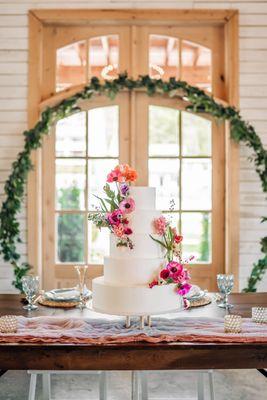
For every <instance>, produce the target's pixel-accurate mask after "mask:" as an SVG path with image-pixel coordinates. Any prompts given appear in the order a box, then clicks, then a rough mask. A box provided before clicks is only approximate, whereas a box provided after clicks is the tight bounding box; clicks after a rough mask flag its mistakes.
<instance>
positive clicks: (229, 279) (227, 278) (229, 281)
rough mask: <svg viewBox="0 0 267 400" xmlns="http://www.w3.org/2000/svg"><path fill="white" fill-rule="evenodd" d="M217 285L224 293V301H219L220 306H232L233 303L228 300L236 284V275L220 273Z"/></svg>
mask: <svg viewBox="0 0 267 400" xmlns="http://www.w3.org/2000/svg"><path fill="white" fill-rule="evenodd" d="M217 285H218V289H219V291H220V293H222V294H223V295H224V299H223V301H222V303H219V304H218V306H219V307H221V308H226V309H229V308H232V307H233V305H232V304H229V302H228V295H229V294H230V293H231V291H232V289H233V286H234V275H226V274H218V275H217Z"/></svg>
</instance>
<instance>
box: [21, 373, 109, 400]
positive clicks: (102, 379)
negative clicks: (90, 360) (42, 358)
mask: <svg viewBox="0 0 267 400" xmlns="http://www.w3.org/2000/svg"><path fill="white" fill-rule="evenodd" d="M28 374H30V375H31V379H30V389H29V397H28V400H35V392H36V383H37V375H41V376H42V399H43V400H51V375H52V374H55V375H68V374H79V375H98V376H99V385H98V387H99V400H106V399H107V373H106V372H105V371H35V370H30V371H28Z"/></svg>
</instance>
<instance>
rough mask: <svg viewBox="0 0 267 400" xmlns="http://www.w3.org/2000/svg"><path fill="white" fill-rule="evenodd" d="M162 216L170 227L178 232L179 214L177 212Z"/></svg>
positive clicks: (166, 213)
mask: <svg viewBox="0 0 267 400" xmlns="http://www.w3.org/2000/svg"><path fill="white" fill-rule="evenodd" d="M175 209H177V205H175ZM164 216H165V217H166V219H167V221H169V222H170V224H171V227H173V228H176V229H177V232H178V233H179V232H180V214H179V213H178V212H171V213H170V212H165V213H164Z"/></svg>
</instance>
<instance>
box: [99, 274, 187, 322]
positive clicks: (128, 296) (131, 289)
mask: <svg viewBox="0 0 267 400" xmlns="http://www.w3.org/2000/svg"><path fill="white" fill-rule="evenodd" d="M92 289H93V309H94V310H95V311H97V312H101V313H104V314H113V315H136V316H142V315H154V314H164V313H167V312H173V311H179V310H181V309H182V308H183V298H182V296H179V295H178V294H177V293H176V292H175V284H170V285H163V286H154V287H153V288H151V289H150V288H149V287H148V286H144V285H136V286H129V285H128V286H122V285H115V284H111V283H108V282H105V280H104V277H103V276H100V277H98V278H95V279H93V281H92Z"/></svg>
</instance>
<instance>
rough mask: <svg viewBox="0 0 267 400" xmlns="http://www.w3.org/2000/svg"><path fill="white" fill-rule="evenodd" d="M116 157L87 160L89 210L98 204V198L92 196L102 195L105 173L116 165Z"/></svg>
mask: <svg viewBox="0 0 267 400" xmlns="http://www.w3.org/2000/svg"><path fill="white" fill-rule="evenodd" d="M118 163H119V161H118V160H117V159H114V160H113V159H112V160H109V159H104V160H88V193H89V202H88V207H89V210H92V209H94V207H95V206H99V201H98V199H97V198H96V197H95V196H94V195H97V196H99V197H103V196H104V192H103V186H104V185H105V183H106V179H107V174H108V173H109V171H110V170H111V169H112V168H114V167H115V166H116V165H118Z"/></svg>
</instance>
